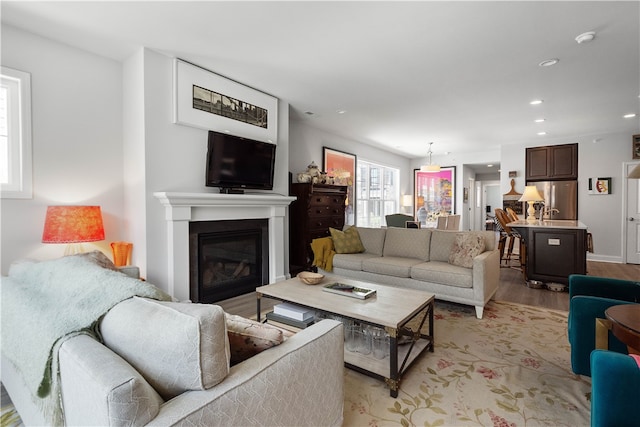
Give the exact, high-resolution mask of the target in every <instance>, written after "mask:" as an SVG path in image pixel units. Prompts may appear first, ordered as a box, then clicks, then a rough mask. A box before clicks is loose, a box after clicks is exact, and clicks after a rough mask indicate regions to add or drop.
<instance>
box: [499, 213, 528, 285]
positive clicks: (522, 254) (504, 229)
mask: <svg viewBox="0 0 640 427" xmlns="http://www.w3.org/2000/svg"><path fill="white" fill-rule="evenodd" d="M495 213H496V219H497V220H498V228H500V229H501V232H500V240H499V241H498V250H500V264H502V261H503V260H504V261H506V264H507V267H509V266H510V265H509V262H510V261H511V255H512V254H513V244H514V242H515V239H519V241H520V246H519V248H520V250H519V257H518V258H519V259H518V260H519V261H520V267H519V268H520V269H521V270H522V274H523V276H524V278H525V280H526V278H527V273H526V265H525V264H526V261H525V260H526V252H527V248H526V245H525V244H524V242H523V240H522V238H521V237H520V234H519V233H518V232H517V231H516V230H514V229H513V228H511V227H509V226H508V225H507V224H508V223H510V222H512V221H511V218H510V217H509V214H507V213H506V212H505V211H504V210H503V209H501V208H496V209H495ZM507 240H508V241H509V242H508V247H507ZM505 247H507V255H506V257H505V255H504V251H505Z"/></svg>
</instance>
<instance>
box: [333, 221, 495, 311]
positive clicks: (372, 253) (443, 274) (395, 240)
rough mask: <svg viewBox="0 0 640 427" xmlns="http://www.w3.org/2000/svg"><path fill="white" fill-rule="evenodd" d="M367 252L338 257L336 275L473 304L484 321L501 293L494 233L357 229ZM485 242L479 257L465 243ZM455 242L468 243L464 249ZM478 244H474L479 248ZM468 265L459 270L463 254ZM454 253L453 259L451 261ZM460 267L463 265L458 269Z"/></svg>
mask: <svg viewBox="0 0 640 427" xmlns="http://www.w3.org/2000/svg"><path fill="white" fill-rule="evenodd" d="M357 230H358V234H359V236H360V240H361V241H362V244H363V246H364V249H365V251H364V252H362V253H349V254H346V253H343V254H336V255H335V256H334V258H333V271H332V273H333V274H336V275H339V276H344V277H350V278H353V279H357V280H363V281H369V282H373V283H379V284H383V285H390V286H397V287H406V288H412V289H418V290H424V291H427V292H431V293H433V294H435V296H436V299H441V300H445V301H451V302H456V303H462V304H468V305H473V306H474V307H475V309H476V316H477V317H478V318H479V319H481V318H482V314H483V310H484V306H485V305H486V304H487V302H488V301H489V300H490V299H491V298H492V297H493V295H494V294H495V292H496V290H497V289H498V283H499V280H500V254H499V252H498V250H497V248H496V237H495V233H494V232H492V231H479V232H472V231H465V232H460V231H445V230H437V229H406V228H393V227H392V228H386V229H384V228H363V227H357ZM476 239H477V241H479V240H482V241H483V242H484V245H482V244H480V245H479V246H477V245H476V246H475V251H476V252H478V254H477V255H476V256H472V255H474V253H465V251H466V250H467V249H468V248H465V247H464V245H468V243H464V242H465V241H473V242H476ZM456 242H463V243H462V247H461V245H460V244H457V243H456ZM474 245H475V243H474ZM460 253H462V255H463V257H464V256H468V259H467V260H466V261H467V262H468V264H467V265H468V266H466V267H465V266H460V264H465V262H460V257H456V256H455V255H460ZM452 254H453V256H452ZM456 264H458V265H456Z"/></svg>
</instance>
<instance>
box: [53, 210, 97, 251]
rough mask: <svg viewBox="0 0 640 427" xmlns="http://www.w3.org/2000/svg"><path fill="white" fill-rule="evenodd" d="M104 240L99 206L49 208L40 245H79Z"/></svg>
mask: <svg viewBox="0 0 640 427" xmlns="http://www.w3.org/2000/svg"><path fill="white" fill-rule="evenodd" d="M98 240H104V226H103V225H102V212H101V211H100V206H49V207H48V208H47V216H46V218H45V220H44V230H43V232H42V243H81V242H97V241H98Z"/></svg>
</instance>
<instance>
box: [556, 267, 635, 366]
mask: <svg viewBox="0 0 640 427" xmlns="http://www.w3.org/2000/svg"><path fill="white" fill-rule="evenodd" d="M634 303H640V283H639V282H632V281H630V280H620V279H609V278H604V277H595V276H584V275H580V274H573V275H571V276H569V320H568V329H569V331H568V333H569V344H570V345H571V369H572V370H573V372H574V373H576V374H579V375H586V376H591V363H590V356H591V352H592V351H593V350H595V348H596V338H595V331H596V326H595V319H596V318H600V319H604V318H605V315H604V312H605V310H606V309H607V308H609V307H612V306H614V305H620V304H634ZM609 350H611V351H614V352H617V353H622V354H627V346H626V345H625V344H623V343H622V342H620V340H618V339H617V338H616V337H614V336H613V334H611V332H609Z"/></svg>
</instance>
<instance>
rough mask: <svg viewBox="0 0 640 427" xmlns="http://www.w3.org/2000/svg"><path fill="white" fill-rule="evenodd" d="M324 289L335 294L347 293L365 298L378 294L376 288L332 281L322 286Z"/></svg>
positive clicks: (349, 295)
mask: <svg viewBox="0 0 640 427" xmlns="http://www.w3.org/2000/svg"><path fill="white" fill-rule="evenodd" d="M322 290H323V291H326V292H331V293H333V294H338V295H345V296H348V297H352V298H359V299H365V298H369V297H370V296H372V295H375V294H376V290H375V289H367V288H360V287H358V286H352V285H346V284H344V283H330V284H328V285H324V286H323V287H322Z"/></svg>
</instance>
